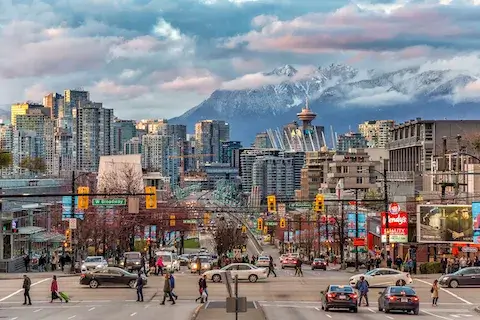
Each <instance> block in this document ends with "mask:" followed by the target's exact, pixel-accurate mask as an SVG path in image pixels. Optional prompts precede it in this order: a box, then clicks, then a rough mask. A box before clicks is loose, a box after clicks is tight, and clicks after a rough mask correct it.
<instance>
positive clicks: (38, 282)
mask: <svg viewBox="0 0 480 320" xmlns="http://www.w3.org/2000/svg"><path fill="white" fill-rule="evenodd" d="M50 279H51V278H46V279H42V280H40V281H37V282H34V283H32V284H31V285H30V287H34V286H36V285H37V284H40V283H43V282H45V281H48V280H50ZM20 292H23V289H18V290H17V291H15V292H13V293H10V294H9V295H8V296H6V297H3V298H2V299H0V302H2V301H5V300H7V299H10V298H11V297H13V296H15V295H17V294H19V293H20Z"/></svg>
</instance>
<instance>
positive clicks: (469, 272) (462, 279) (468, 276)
mask: <svg viewBox="0 0 480 320" xmlns="http://www.w3.org/2000/svg"><path fill="white" fill-rule="evenodd" d="M438 284H439V285H440V286H442V287H445V286H446V287H450V288H458V287H468V286H480V267H467V268H463V269H460V270H458V271H457V272H454V273H450V274H446V275H443V276H441V277H440V278H439V279H438Z"/></svg>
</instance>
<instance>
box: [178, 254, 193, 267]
mask: <svg viewBox="0 0 480 320" xmlns="http://www.w3.org/2000/svg"><path fill="white" fill-rule="evenodd" d="M178 262H179V263H180V266H188V264H189V262H190V255H188V254H182V255H179V256H178Z"/></svg>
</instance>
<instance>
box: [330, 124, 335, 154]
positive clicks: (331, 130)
mask: <svg viewBox="0 0 480 320" xmlns="http://www.w3.org/2000/svg"><path fill="white" fill-rule="evenodd" d="M330 133H331V135H332V147H333V149H336V147H335V133H334V131H333V126H332V125H330Z"/></svg>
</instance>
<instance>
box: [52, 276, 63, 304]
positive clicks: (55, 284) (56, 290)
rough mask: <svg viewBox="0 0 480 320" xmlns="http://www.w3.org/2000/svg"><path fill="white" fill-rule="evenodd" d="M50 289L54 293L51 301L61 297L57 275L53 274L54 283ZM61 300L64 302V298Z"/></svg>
mask: <svg viewBox="0 0 480 320" xmlns="http://www.w3.org/2000/svg"><path fill="white" fill-rule="evenodd" d="M50 291H51V293H52V300H50V303H52V302H53V300H55V299H60V297H59V296H58V283H57V276H53V280H52V284H51V285H50ZM60 302H62V299H60Z"/></svg>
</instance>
